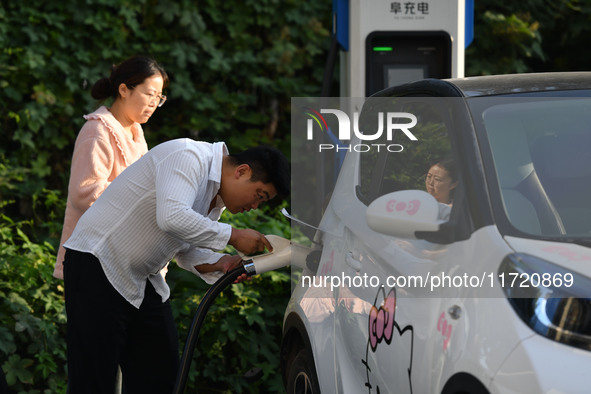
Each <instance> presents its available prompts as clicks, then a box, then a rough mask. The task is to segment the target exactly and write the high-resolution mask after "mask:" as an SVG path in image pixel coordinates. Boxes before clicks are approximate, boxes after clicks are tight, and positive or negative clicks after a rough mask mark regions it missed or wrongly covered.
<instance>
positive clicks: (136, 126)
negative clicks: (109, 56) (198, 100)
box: [53, 56, 168, 279]
mask: <svg viewBox="0 0 591 394" xmlns="http://www.w3.org/2000/svg"><path fill="white" fill-rule="evenodd" d="M167 86H168V75H167V74H166V71H164V69H163V68H162V67H160V66H159V65H158V63H157V62H156V61H155V60H154V59H151V58H149V57H144V56H134V57H132V58H129V59H127V60H125V61H124V62H122V63H121V64H119V65H117V66H115V67H114V68H113V70H112V72H111V75H110V76H109V77H108V78H102V79H100V80H98V81H97V82H96V83H95V84H94V86H93V87H92V91H91V94H92V97H94V98H95V99H97V100H100V101H104V100H106V99H108V98H109V97H112V98H113V99H114V101H113V104H112V105H111V107H110V108H107V107H105V106H101V107H100V108H99V109H97V110H96V111H95V112H93V113H91V114H88V115H86V116H84V118H85V119H86V123H85V124H84V125H83V126H82V129H81V130H80V133H79V134H78V137H77V138H76V143H75V146H74V153H73V156H72V166H71V172H70V182H69V185H68V200H67V203H66V213H65V218H64V227H63V230H62V237H61V241H60V247H59V250H58V254H57V261H56V266H55V270H54V273H53V275H54V276H55V277H56V278H59V279H63V261H64V255H65V249H64V248H63V246H62V245H63V244H64V242H65V241H67V240H68V238H69V237H70V235H71V234H72V231H73V230H74V227H75V226H76V223H77V222H78V219H80V217H81V216H82V214H83V213H84V212H85V211H86V210H87V209H88V207H90V206H91V205H92V204H93V203H94V202H95V201H96V199H97V198H98V197H99V196H100V195H101V193H102V192H103V191H104V190H105V189H106V188H107V186H109V184H110V183H111V182H112V181H113V179H115V177H117V175H119V174H120V173H121V172H122V171H123V170H124V169H125V168H127V167H128V166H129V165H130V164H131V163H133V162H134V161H136V160H137V159H139V158H140V157H142V156H143V155H144V154H145V153H146V152H147V151H148V146H147V144H146V140H145V138H144V133H143V131H142V127H141V124H143V123H146V122H147V121H148V119H150V117H151V116H152V114H153V113H154V111H155V110H156V108H158V107H160V106H162V104H164V102H165V101H166V96H163V95H162V91H163V89H165V88H166V87H167Z"/></svg>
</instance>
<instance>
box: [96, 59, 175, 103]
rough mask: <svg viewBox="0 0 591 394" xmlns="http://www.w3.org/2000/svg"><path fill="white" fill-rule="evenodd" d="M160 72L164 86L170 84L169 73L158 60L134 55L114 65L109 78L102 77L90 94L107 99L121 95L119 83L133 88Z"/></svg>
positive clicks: (98, 98) (99, 98)
mask: <svg viewBox="0 0 591 394" xmlns="http://www.w3.org/2000/svg"><path fill="white" fill-rule="evenodd" d="M156 74H160V75H161V76H162V79H163V80H164V85H163V88H166V87H167V86H168V74H166V71H164V69H163V68H162V67H160V65H158V63H157V62H156V60H154V59H152V58H150V57H146V56H133V57H130V58H129V59H127V60H125V61H123V62H121V63H120V64H118V65H114V66H113V69H112V70H111V75H110V76H109V77H108V78H101V79H99V80H98V81H96V83H95V84H94V86H93V87H92V90H91V91H90V94H91V95H92V97H93V98H95V99H97V100H106V99H108V98H109V97H113V98H114V99H116V98H117V97H119V85H121V84H122V83H124V84H125V85H127V87H128V88H130V89H133V88H135V87H136V86H137V85H141V84H142V83H143V82H144V81H145V80H146V79H147V78H150V77H151V76H153V75H156Z"/></svg>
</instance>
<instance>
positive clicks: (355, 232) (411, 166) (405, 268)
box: [331, 99, 453, 393]
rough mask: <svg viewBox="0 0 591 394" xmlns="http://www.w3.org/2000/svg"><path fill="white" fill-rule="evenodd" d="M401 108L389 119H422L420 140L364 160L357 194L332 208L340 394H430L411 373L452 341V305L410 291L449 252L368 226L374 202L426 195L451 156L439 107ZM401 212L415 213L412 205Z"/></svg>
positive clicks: (417, 103)
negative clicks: (403, 193)
mask: <svg viewBox="0 0 591 394" xmlns="http://www.w3.org/2000/svg"><path fill="white" fill-rule="evenodd" d="M386 104H387V103H386ZM388 105H389V104H388ZM396 105H402V107H400V108H398V107H396V108H391V109H390V111H404V112H405V113H413V114H414V115H416V116H417V120H418V122H417V125H416V126H415V127H413V129H412V132H413V134H414V135H415V136H417V139H418V140H417V141H416V142H414V143H413V144H405V145H404V148H405V149H403V150H402V151H400V152H390V151H388V150H382V151H381V152H359V153H358V154H357V160H356V161H355V170H356V172H357V173H356V174H355V175H356V176H354V177H351V178H352V179H355V180H356V182H355V184H354V185H352V186H353V187H351V188H349V190H355V192H354V193H351V195H350V196H349V198H343V199H337V200H334V199H333V201H331V203H332V204H333V208H334V211H335V213H336V215H338V216H339V219H340V221H341V223H342V224H343V237H342V239H343V243H342V245H341V246H340V248H339V250H338V258H339V259H340V260H339V261H340V264H339V266H340V270H341V272H340V276H341V279H342V283H341V286H340V287H339V289H338V294H337V301H336V311H335V317H336V318H335V357H336V363H337V376H339V377H340V387H341V389H342V391H343V392H369V393H376V392H380V393H387V392H392V393H412V392H413V385H414V386H416V385H417V384H419V383H422V384H423V386H422V387H423V389H429V387H427V386H425V382H418V380H419V379H420V376H418V375H416V373H414V374H413V368H414V367H415V365H416V363H417V360H418V362H421V363H432V362H433V360H432V358H433V355H432V354H431V353H430V352H429V351H428V349H430V348H432V347H433V346H434V342H437V343H438V347H439V348H440V349H441V350H442V351H443V350H445V347H446V346H447V344H448V342H449V340H450V337H451V324H449V323H448V317H447V316H446V315H445V314H444V316H443V318H442V317H441V311H442V303H443V302H445V304H448V303H449V302H450V300H445V301H442V300H441V299H440V298H433V297H430V296H431V294H429V291H428V287H425V286H424V285H425V284H423V285H421V284H419V283H414V284H413V283H410V282H411V281H418V280H423V281H424V280H426V278H427V277H428V275H429V274H430V273H435V272H438V271H441V270H442V269H443V267H444V266H447V265H448V264H450V256H451V254H452V253H451V252H450V245H448V244H440V243H434V242H429V241H426V240H416V239H414V240H411V239H405V238H396V237H392V236H387V235H384V234H380V233H377V232H375V231H373V230H371V229H370V228H369V227H368V225H367V223H366V220H365V211H366V209H367V205H368V204H369V203H370V202H371V201H372V200H374V199H375V198H377V197H379V196H381V195H384V194H386V193H388V192H393V191H397V190H406V189H423V190H424V189H425V176H426V174H427V172H428V171H429V167H430V164H431V163H432V162H436V161H439V160H442V159H444V158H449V157H452V156H453V152H452V146H451V140H450V138H449V136H448V128H449V123H448V122H449V117H447V116H446V111H445V109H444V108H441V106H440V105H439V104H438V102H436V101H434V100H433V99H431V100H428V99H407V100H404V102H403V103H402V104H399V103H397V104H396ZM382 110H384V108H382ZM398 204H399V206H400V204H407V205H406V206H405V209H412V202H410V201H407V202H404V201H400V202H398ZM419 278H422V279H419ZM401 285H402V286H401ZM433 334H436V335H433ZM339 391H340V390H339Z"/></svg>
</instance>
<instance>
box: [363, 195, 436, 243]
mask: <svg viewBox="0 0 591 394" xmlns="http://www.w3.org/2000/svg"><path fill="white" fill-rule="evenodd" d="M439 205H440V204H439V203H438V202H437V200H435V197H433V196H432V195H430V194H429V193H427V192H425V191H422V190H402V191H397V192H394V193H389V194H385V195H383V196H381V197H379V198H377V199H376V200H374V201H373V202H372V203H371V204H370V205H369V207H367V210H366V212H365V220H366V221H367V224H368V226H369V228H371V229H372V230H374V231H377V232H378V233H381V234H386V235H393V236H396V237H402V238H417V236H416V234H415V233H416V232H417V231H437V230H439V224H440V223H443V220H440V219H439Z"/></svg>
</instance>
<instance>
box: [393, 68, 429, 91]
mask: <svg viewBox="0 0 591 394" xmlns="http://www.w3.org/2000/svg"><path fill="white" fill-rule="evenodd" d="M427 71H428V70H427V66H422V65H416V66H415V65H411V66H392V65H386V66H384V81H386V85H387V86H384V87H385V88H389V87H391V86H397V85H401V84H403V83H407V82H409V81H417V80H419V79H424V78H427V75H428V73H427Z"/></svg>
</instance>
